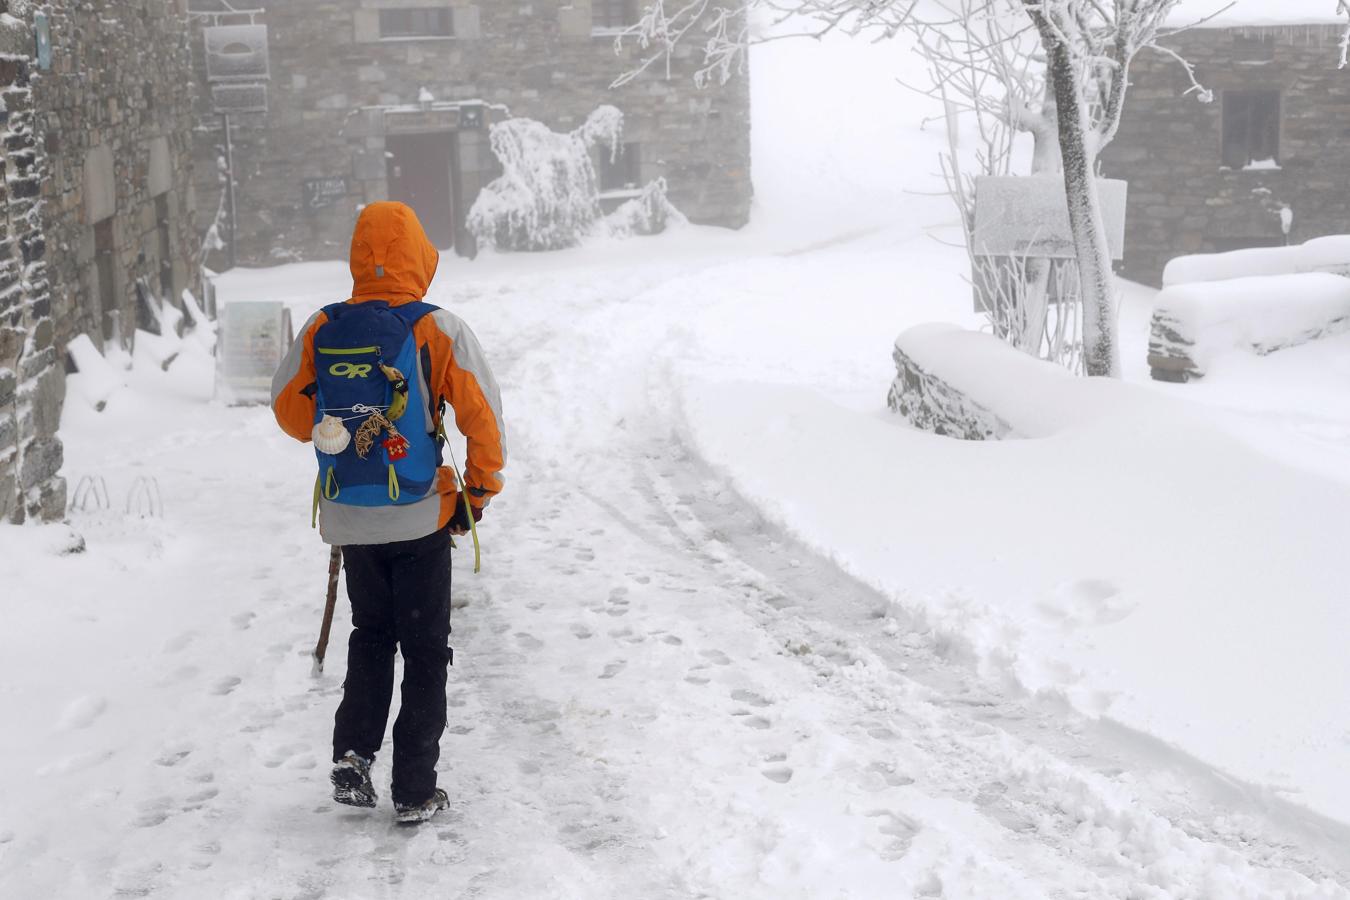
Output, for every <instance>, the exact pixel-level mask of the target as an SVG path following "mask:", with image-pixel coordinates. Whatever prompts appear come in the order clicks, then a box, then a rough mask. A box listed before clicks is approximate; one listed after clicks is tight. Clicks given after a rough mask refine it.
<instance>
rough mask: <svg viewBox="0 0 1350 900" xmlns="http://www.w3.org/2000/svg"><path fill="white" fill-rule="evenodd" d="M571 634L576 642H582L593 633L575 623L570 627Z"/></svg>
mask: <svg viewBox="0 0 1350 900" xmlns="http://www.w3.org/2000/svg"><path fill="white" fill-rule="evenodd" d="M572 634H573V636H575V637H576V638H577V639H578V640H583V641H584V640H586V639H587V638H589V637H593V636H594V634H595V633H594V632H593V631H591V630H590V629H589V628H587V627H586V626H585V625H582V624H581V623H580V622H577V623H575V624H573V625H572Z"/></svg>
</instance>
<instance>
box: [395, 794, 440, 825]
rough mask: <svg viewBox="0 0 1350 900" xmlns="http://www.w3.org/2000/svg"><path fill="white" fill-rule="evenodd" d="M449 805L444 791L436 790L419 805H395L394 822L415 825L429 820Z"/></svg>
mask: <svg viewBox="0 0 1350 900" xmlns="http://www.w3.org/2000/svg"><path fill="white" fill-rule="evenodd" d="M449 805H450V798H449V797H447V796H446V795H445V791H443V790H441V789H440V788H436V790H435V792H433V793H432V795H431V796H430V797H428V798H427V799H426V800H423V801H422V802H421V803H413V804H406V803H395V804H394V821H396V822H398V824H400V825H417V824H419V823H422V822H425V821H426V820H427V819H430V818H431V817H432V816H434V815H436V813H438V812H440V811H441V810H443V809H445V808H446V807H447V806H449Z"/></svg>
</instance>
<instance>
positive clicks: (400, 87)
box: [191, 0, 751, 265]
mask: <svg viewBox="0 0 1350 900" xmlns="http://www.w3.org/2000/svg"><path fill="white" fill-rule="evenodd" d="M191 4H192V7H191V8H192V11H193V18H194V23H195V26H196V27H195V28H194V32H195V33H194V37H193V41H194V48H195V50H196V65H197V76H198V79H199V82H200V83H201V84H202V85H203V89H202V90H201V91H200V93H199V100H198V108H197V113H198V118H197V122H198V132H197V134H198V141H197V155H196V159H197V193H198V195H199V196H200V197H201V198H202V206H203V210H204V211H205V209H206V208H208V207H209V208H210V210H217V209H220V210H224V209H225V208H226V204H225V202H224V201H225V200H227V198H226V197H225V196H224V192H223V185H224V179H223V178H222V177H221V176H220V168H219V161H220V160H221V159H222V157H223V156H224V150H225V142H224V132H223V129H222V122H221V116H220V115H218V114H217V113H216V111H215V110H216V109H218V108H224V107H230V106H233V107H235V108H238V109H240V110H245V109H249V108H253V109H255V110H257V109H259V108H260V106H261V105H262V103H264V102H265V105H266V110H265V111H253V112H243V111H241V112H239V113H238V114H235V115H232V116H231V129H230V138H231V142H230V143H231V147H230V149H231V151H232V158H233V161H234V168H235V172H236V184H237V196H236V197H235V207H236V211H237V213H236V214H237V221H238V229H237V230H238V236H239V240H238V247H237V250H238V258H239V261H240V262H241V263H248V264H254V265H257V264H268V263H274V262H281V261H286V260H291V259H300V258H305V259H316V258H317V259H323V258H341V257H344V256H345V255H346V253H347V245H348V241H349V240H350V234H351V223H352V222H353V221H354V219H355V214H356V210H357V208H358V206H359V205H360V204H363V203H368V202H371V201H375V200H381V199H394V200H402V201H404V202H407V203H409V204H410V205H412V206H413V207H414V208H415V209H417V211H418V214H419V216H420V217H421V218H422V219H423V221H424V224H425V225H426V226H427V230H428V232H429V233H430V235H431V237H432V239H433V240H434V241H435V242H436V243H437V244H438V245H439V246H441V247H443V248H450V247H453V248H454V249H455V250H456V251H457V252H459V253H461V254H464V255H472V254H473V253H474V252H475V248H474V247H473V245H472V244H473V239H472V237H471V235H469V233H468V232H467V229H466V227H465V218H466V215H467V212H468V210H469V208H470V206H471V205H472V204H473V201H474V199H475V198H476V197H477V195H478V192H479V190H480V189H481V188H482V186H483V185H484V184H486V183H487V182H488V181H490V180H492V178H494V177H496V175H497V174H498V172H499V168H498V163H497V161H496V159H495V158H494V157H493V155H492V153H491V150H490V149H489V146H488V126H489V125H490V124H491V123H492V122H494V121H499V120H501V119H502V118H505V117H507V116H524V117H528V118H533V119H538V120H540V121H542V122H544V123H545V124H547V125H548V126H549V127H551V128H553V129H554V130H556V131H568V130H571V129H574V128H576V127H577V126H579V125H580V124H581V123H582V122H583V121H584V120H585V118H586V116H587V115H588V114H589V113H590V112H591V111H593V110H594V109H595V108H596V107H597V106H599V105H601V104H612V105H614V106H617V107H618V108H619V109H620V110H621V111H622V112H623V113H624V115H625V134H624V145H623V152H622V153H621V155H620V157H619V158H618V159H617V160H610V159H608V158H605V159H603V160H600V161H599V163H600V165H599V172H598V174H599V176H600V179H601V182H602V184H601V187H602V190H605V191H606V192H607V193H608V194H609V196H610V198H611V199H614V200H617V199H618V198H620V197H622V196H623V195H624V193H625V192H626V191H630V190H631V189H632V188H635V187H638V186H640V185H642V184H645V183H647V182H649V181H651V180H652V179H655V178H657V177H658V176H664V177H665V178H666V180H667V183H668V185H669V195H670V198H671V200H672V201H673V202H674V204H675V206H677V207H678V208H679V209H680V210H681V211H682V212H684V213H685V214H686V215H687V216H688V217H689V218H690V219H692V220H693V221H695V222H702V223H715V224H720V225H727V226H733V227H734V226H740V225H742V224H743V223H744V222H745V221H746V219H747V216H748V211H749V204H750V195H751V187H750V173H749V161H750V126H749V87H748V83H747V80H746V79H745V78H743V77H738V78H736V79H733V80H732V82H731V83H729V84H728V85H726V86H722V87H711V88H708V89H704V90H700V89H698V88H696V87H695V86H694V85H693V83H692V80H691V75H692V68H691V65H692V63H691V60H690V59H688V58H685V59H682V60H677V66H676V71H675V72H674V73H673V75H672V77H671V78H670V79H666V78H665V68H664V66H660V67H658V69H659V72H657V71H653V72H651V73H647V74H644V75H643V76H642V77H640V78H638V79H637V80H636V81H634V82H632V83H630V84H628V85H627V86H625V87H622V88H618V89H611V88H610V85H611V83H612V82H613V81H614V80H615V79H616V78H617V77H618V76H619V75H620V74H622V73H623V72H624V71H626V70H627V69H628V68H629V67H630V66H631V65H632V64H633V59H634V58H633V57H632V56H631V55H630V53H631V51H629V50H625V51H624V52H623V53H621V54H619V55H616V52H615V43H614V36H615V34H616V33H617V32H618V31H619V30H621V29H622V28H623V27H625V26H626V25H627V24H630V23H631V22H633V21H635V17H636V15H637V12H638V9H639V7H640V6H641V3H640V2H639V0H534V2H530V3H488V2H482V0H478V2H473V0H287V2H275V3H271V4H266V6H267V8H266V9H265V10H256V11H252V12H247V11H246V12H242V13H234V14H230V13H227V12H226V10H227V9H228V8H229V7H228V6H227V5H226V4H224V3H222V2H221V0H191ZM247 5H249V4H241V3H239V2H237V0H236V2H234V3H233V7H234V8H235V9H242V8H243V7H244V6H247ZM256 5H258V6H263V5H264V4H263V3H262V2H258V3H257V4H256ZM240 25H244V26H247V25H254V26H258V25H265V26H266V28H267V33H266V49H267V56H266V59H254V60H253V61H252V62H251V61H250V60H249V58H248V54H249V52H250V48H251V47H252V46H254V44H253V43H252V42H253V41H254V37H253V35H256V34H257V32H256V31H254V32H249V31H247V30H244V29H240V30H235V31H213V32H211V33H210V39H211V40H212V41H213V47H212V48H211V50H212V52H211V54H208V52H207V50H208V47H207V35H206V34H204V33H203V32H205V31H206V30H207V29H215V28H219V27H222V26H225V27H228V26H240ZM208 61H211V62H212V64H213V65H215V67H216V71H215V72H213V73H210V74H211V75H213V76H214V78H215V80H209V79H208V72H207V62H208ZM234 70H238V71H245V70H247V71H251V72H252V73H253V75H252V79H251V84H252V87H250V86H249V81H250V79H249V78H246V77H240V78H237V79H233V80H232V76H231V75H229V74H228V72H229V71H234ZM222 71H226V72H227V74H226V75H225V79H226V80H225V81H221V80H219V79H220V76H221V72H222ZM259 73H262V75H261V76H260V75H259ZM264 78H265V80H264ZM264 86H265V87H264ZM250 90H252V91H253V93H251V94H250V93H249V91H250ZM264 92H265V99H264V96H263V94H264ZM202 218H203V220H205V219H206V218H208V216H205V215H203V216H202ZM223 218H224V217H222V220H223ZM213 262H215V260H214V259H213Z"/></svg>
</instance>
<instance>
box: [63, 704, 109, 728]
mask: <svg viewBox="0 0 1350 900" xmlns="http://www.w3.org/2000/svg"><path fill="white" fill-rule="evenodd" d="M107 710H108V701H107V700H105V699H104V698H102V697H76V698H75V699H74V700H72V701H70V702H69V703H67V704H66V708H65V711H64V712H62V713H61V720H60V722H59V723H58V725H57V728H58V729H60V730H61V731H73V730H75V729H77V728H88V727H89V726H90V725H92V724H94V722H95V721H97V720H98V718H99V717H100V716H102V715H103V714H104V713H105V712H107Z"/></svg>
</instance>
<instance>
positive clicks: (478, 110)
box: [459, 104, 483, 128]
mask: <svg viewBox="0 0 1350 900" xmlns="http://www.w3.org/2000/svg"><path fill="white" fill-rule="evenodd" d="M459 127H460V128H482V127H483V107H482V106H481V105H480V104H474V105H472V106H461V107H460V108H459Z"/></svg>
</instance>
